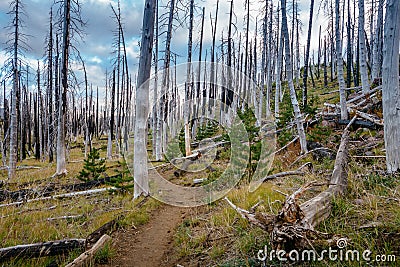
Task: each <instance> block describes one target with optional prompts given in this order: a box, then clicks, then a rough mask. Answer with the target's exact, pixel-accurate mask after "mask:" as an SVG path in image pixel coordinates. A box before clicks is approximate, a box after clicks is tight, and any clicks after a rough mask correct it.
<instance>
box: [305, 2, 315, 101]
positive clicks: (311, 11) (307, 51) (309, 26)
mask: <svg viewBox="0 0 400 267" xmlns="http://www.w3.org/2000/svg"><path fill="white" fill-rule="evenodd" d="M313 13H314V0H311V3H310V19H309V21H308V34H307V46H306V56H305V58H304V72H303V108H306V107H307V77H308V61H309V58H310V44H311V31H312V24H313Z"/></svg>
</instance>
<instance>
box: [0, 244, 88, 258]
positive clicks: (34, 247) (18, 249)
mask: <svg viewBox="0 0 400 267" xmlns="http://www.w3.org/2000/svg"><path fill="white" fill-rule="evenodd" d="M85 241H86V240H85V239H63V240H56V241H49V242H43V243H35V244H27V245H18V246H13V247H7V248H0V262H4V261H6V260H9V259H11V258H15V257H24V258H37V257H46V256H55V255H61V254H65V253H68V252H70V251H71V250H74V249H83V248H84V247H85Z"/></svg>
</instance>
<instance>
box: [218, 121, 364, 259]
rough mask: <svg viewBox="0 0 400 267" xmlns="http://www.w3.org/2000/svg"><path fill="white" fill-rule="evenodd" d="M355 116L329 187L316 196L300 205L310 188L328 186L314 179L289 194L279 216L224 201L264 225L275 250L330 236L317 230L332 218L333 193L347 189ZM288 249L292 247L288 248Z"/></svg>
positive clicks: (344, 139) (345, 133) (342, 142)
mask: <svg viewBox="0 0 400 267" xmlns="http://www.w3.org/2000/svg"><path fill="white" fill-rule="evenodd" d="M355 119H356V116H355V117H354V118H353V119H352V120H351V121H350V123H349V124H348V125H347V127H346V128H345V130H344V132H343V135H342V139H341V142H340V146H339V149H338V152H337V154H336V161H335V166H334V169H333V172H332V176H331V179H330V182H329V184H328V185H329V186H328V189H326V190H325V191H323V192H321V193H320V194H318V195H317V196H316V197H314V198H312V199H310V200H308V201H306V202H304V203H303V204H301V205H299V204H298V203H297V202H298V198H299V197H300V196H301V195H302V194H303V193H304V192H305V191H307V190H308V189H310V188H312V187H315V186H321V185H326V184H325V183H323V184H316V183H315V182H311V183H308V184H306V185H305V186H303V187H301V188H299V189H298V190H296V191H295V192H294V193H293V194H292V195H290V196H288V197H287V198H286V200H285V202H284V203H283V207H282V209H281V211H280V212H279V214H278V215H276V216H272V215H269V214H265V213H257V212H249V211H247V210H244V209H241V208H239V207H237V206H235V205H234V204H233V203H232V202H230V201H229V200H228V199H227V198H225V200H226V201H227V202H228V203H229V205H230V206H231V207H233V208H234V209H235V210H236V211H237V212H238V213H239V214H240V215H241V216H242V217H243V218H245V219H247V220H248V221H249V222H250V223H252V224H254V225H257V226H259V227H261V228H262V229H264V230H266V231H268V232H270V233H271V238H270V242H271V245H272V248H273V249H275V250H280V249H286V251H290V249H292V248H304V247H310V246H311V247H312V244H311V243H310V240H311V239H312V238H315V237H323V238H325V239H327V238H328V237H330V236H331V235H329V234H326V233H321V232H318V231H315V230H314V227H315V226H317V225H318V224H319V223H320V222H322V221H323V220H325V219H326V218H328V217H329V215H330V213H331V208H332V207H331V205H332V204H331V202H332V199H333V197H334V196H337V195H340V194H343V193H344V192H345V190H346V188H347V167H348V157H349V155H348V148H347V144H348V143H349V134H350V130H349V129H350V126H351V125H352V124H353V123H354V121H355ZM287 248H289V250H288V249H287Z"/></svg>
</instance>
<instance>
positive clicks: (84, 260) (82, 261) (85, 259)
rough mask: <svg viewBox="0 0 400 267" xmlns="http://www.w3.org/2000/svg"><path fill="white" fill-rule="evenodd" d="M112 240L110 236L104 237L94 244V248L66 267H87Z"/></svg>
mask: <svg viewBox="0 0 400 267" xmlns="http://www.w3.org/2000/svg"><path fill="white" fill-rule="evenodd" d="M110 240H111V237H110V236H109V235H103V236H102V237H101V238H100V239H99V240H98V241H97V242H96V244H94V246H93V247H92V248H91V249H89V250H87V251H85V252H84V253H82V254H81V255H79V257H78V258H76V259H75V260H74V261H73V262H71V263H69V264H67V265H65V267H81V266H86V265H87V264H88V263H90V261H91V260H92V259H93V257H94V256H95V255H96V252H97V251H99V250H100V249H101V248H103V247H104V246H105V244H106V243H107V242H109V241H110Z"/></svg>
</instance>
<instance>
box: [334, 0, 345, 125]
mask: <svg viewBox="0 0 400 267" xmlns="http://www.w3.org/2000/svg"><path fill="white" fill-rule="evenodd" d="M339 2H340V1H339V0H335V9H336V23H335V28H336V61H337V63H336V64H337V69H338V70H337V71H338V80H339V95H340V117H341V119H342V120H347V117H348V114H347V108H346V90H345V89H346V88H345V87H346V84H345V81H344V74H343V57H342V37H341V30H340V3H339Z"/></svg>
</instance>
